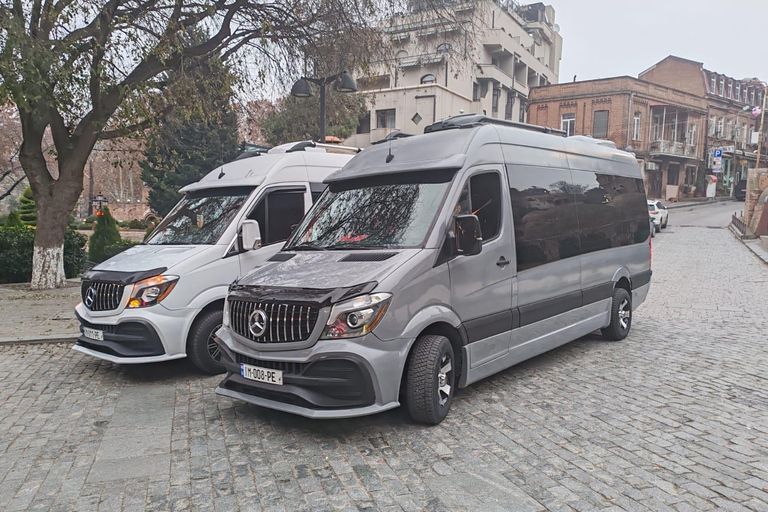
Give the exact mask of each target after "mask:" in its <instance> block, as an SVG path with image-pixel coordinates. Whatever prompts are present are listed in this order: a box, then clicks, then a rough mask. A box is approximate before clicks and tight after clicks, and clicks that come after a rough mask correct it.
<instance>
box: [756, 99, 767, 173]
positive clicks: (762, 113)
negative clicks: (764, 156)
mask: <svg viewBox="0 0 768 512" xmlns="http://www.w3.org/2000/svg"><path fill="white" fill-rule="evenodd" d="M766 93H768V86H767V85H766V84H763V106H762V107H761V110H760V131H759V132H757V162H756V163H755V168H757V169H759V168H760V152H761V151H760V150H761V149H763V122H764V121H765V97H766V95H768V94H766Z"/></svg>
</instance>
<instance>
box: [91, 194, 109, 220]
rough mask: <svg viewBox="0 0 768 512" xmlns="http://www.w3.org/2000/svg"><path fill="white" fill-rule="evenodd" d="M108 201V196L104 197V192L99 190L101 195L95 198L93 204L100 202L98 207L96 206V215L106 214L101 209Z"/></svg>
mask: <svg viewBox="0 0 768 512" xmlns="http://www.w3.org/2000/svg"><path fill="white" fill-rule="evenodd" d="M108 202H109V201H108V200H107V198H106V197H104V194H102V193H101V192H99V195H97V196H96V197H94V198H93V203H92V204H93V205H94V206H96V204H97V203H98V207H97V208H96V215H104V212H102V211H101V209H102V208H104V204H105V203H108Z"/></svg>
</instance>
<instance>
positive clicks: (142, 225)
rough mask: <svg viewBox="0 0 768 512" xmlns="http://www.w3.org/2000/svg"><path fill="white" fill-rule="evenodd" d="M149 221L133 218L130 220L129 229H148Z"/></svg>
mask: <svg viewBox="0 0 768 512" xmlns="http://www.w3.org/2000/svg"><path fill="white" fill-rule="evenodd" d="M147 225H148V224H147V222H146V221H144V220H139V219H133V220H131V221H130V222H128V229H147Z"/></svg>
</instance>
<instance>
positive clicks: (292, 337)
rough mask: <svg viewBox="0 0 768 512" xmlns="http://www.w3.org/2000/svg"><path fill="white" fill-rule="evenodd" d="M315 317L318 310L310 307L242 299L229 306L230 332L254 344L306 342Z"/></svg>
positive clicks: (313, 325) (315, 321)
mask: <svg viewBox="0 0 768 512" xmlns="http://www.w3.org/2000/svg"><path fill="white" fill-rule="evenodd" d="M259 312H260V313H259ZM317 316H318V308H316V307H312V306H301V305H297V304H286V303H278V302H252V301H245V300H232V301H230V303H229V322H230V326H231V327H232V330H233V331H235V332H236V333H237V334H239V335H240V336H243V337H245V338H248V339H249V340H251V341H255V342H257V343H290V342H293V341H306V340H307V339H308V338H309V335H310V334H312V330H313V329H314V328H315V324H316V323H317Z"/></svg>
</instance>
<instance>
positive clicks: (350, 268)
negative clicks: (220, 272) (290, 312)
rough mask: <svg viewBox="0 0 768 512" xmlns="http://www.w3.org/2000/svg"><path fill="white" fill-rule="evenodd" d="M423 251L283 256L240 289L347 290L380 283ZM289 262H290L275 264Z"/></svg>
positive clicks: (244, 279) (248, 278) (247, 279)
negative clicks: (248, 287)
mask: <svg viewBox="0 0 768 512" xmlns="http://www.w3.org/2000/svg"><path fill="white" fill-rule="evenodd" d="M420 251H421V249H399V250H392V251H385V250H375V251H371V250H365V251H319V252H316V251H311V252H310V251H307V252H296V253H292V252H279V253H277V254H275V256H273V257H272V258H270V260H268V261H267V262H266V263H265V264H264V265H262V266H260V267H258V268H256V269H254V270H253V271H251V272H250V273H248V274H246V275H245V276H244V277H242V278H241V279H239V280H238V282H237V284H238V286H245V287H247V286H264V287H270V288H272V287H276V288H313V289H331V288H346V287H351V286H354V285H358V284H363V283H370V282H378V283H380V282H381V281H382V280H383V279H384V278H386V277H387V276H388V275H389V274H391V273H392V272H393V271H394V270H395V269H396V268H398V267H400V266H401V265H403V263H405V262H406V261H408V260H409V259H411V258H413V257H414V256H415V255H416V254H417V253H418V252H420ZM278 259H285V260H286V261H275V260H278Z"/></svg>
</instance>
